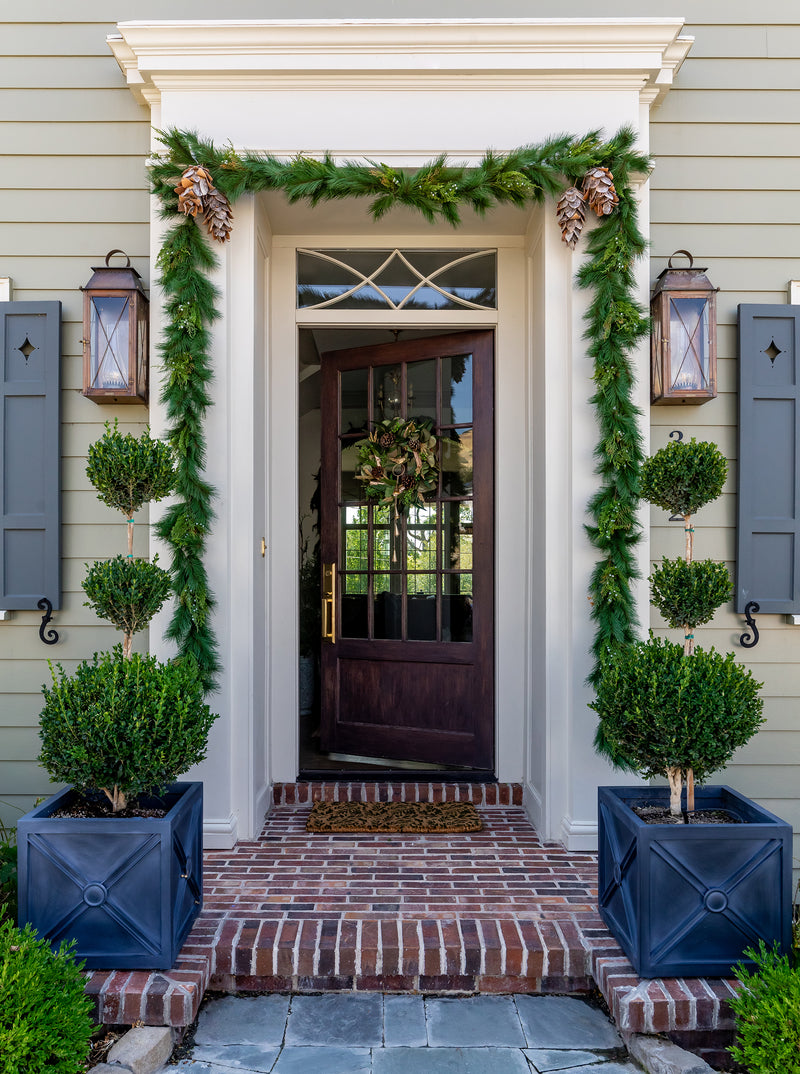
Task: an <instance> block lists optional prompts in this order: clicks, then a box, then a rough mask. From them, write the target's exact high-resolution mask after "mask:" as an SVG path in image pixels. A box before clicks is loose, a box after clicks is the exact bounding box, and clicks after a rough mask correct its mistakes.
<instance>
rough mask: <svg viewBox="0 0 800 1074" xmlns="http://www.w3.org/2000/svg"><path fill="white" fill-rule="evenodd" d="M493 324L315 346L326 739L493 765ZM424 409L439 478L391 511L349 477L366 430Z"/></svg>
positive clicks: (364, 751)
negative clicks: (329, 348) (367, 343)
mask: <svg viewBox="0 0 800 1074" xmlns="http://www.w3.org/2000/svg"><path fill="white" fill-rule="evenodd" d="M493 354H494V352H493V334H492V333H491V332H489V331H480V332H459V333H454V334H452V335H444V336H435V337H431V338H428V339H416V340H412V341H407V342H399V343H390V344H387V345H383V346H375V347H359V348H357V349H354V350H341V351H333V352H331V353H328V354H325V355H323V358H322V500H321V546H320V548H321V554H322V562H323V575H324V578H323V590H324V589H325V586H326V585H327V586H328V591H329V592H330V594H331V595H332V597H333V602H332V607H331V604H328V606H327V608H326V609H325V612H326V613H327V614H324V615H323V619H327V624H324V627H323V629H327V637H325V636H323V641H322V714H321V715H322V721H321V724H322V726H321V736H322V748H323V749H324V750H327V751H331V752H333V751H335V752H340V753H348V754H357V755H359V756H365V757H383V758H387V759H392V760H404V761H421V762H427V763H433V764H441V765H448V766H449V765H464V766H468V767H471V768H475V769H481V770H485V771H491V770H492V769H493V766H494V673H493V667H494V566H493V565H494V550H493V530H494V510H493V473H494V450H493V448H494V428H493V365H494V361H493ZM393 417H402V418H417V419H424V418H428V419H430V420H431V421H432V422H433V425H434V427H435V429H434V431H435V434H436V436H437V437H439V438H440V442H439V466H440V472H439V482H438V489H436V491H435V492H429V493H428V494H427V496H426V502H425V503H424V505H420V506H417V507H412V508H409V509H408V510H407V511H406V512H405V513H404V514H403V515H400V516H399V517H395V516H394V512H393V510H392V508H391V507H389V506H381V505H380V504H377V503H376V502H375V501H374V500H371V501H369V502H368V501H367V500H366V499H365V497H364V492H363V485H362V483H361V482H360V481H358V480H357V479H356V477H355V474H354V470H355V462H356V455H357V449H356V448H355V444H356V442H357V441H358V440H361V439H363V437H364V436H365V433H366V430H367V429H371V428H373V427H374V425H375V424H376V423H377V422H379V421H381V420H383V419H385V418H393Z"/></svg>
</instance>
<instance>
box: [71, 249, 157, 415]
mask: <svg viewBox="0 0 800 1074" xmlns="http://www.w3.org/2000/svg"><path fill="white" fill-rule="evenodd" d="M114 254H122V256H123V257H124V258H125V259H126V262H127V264H126V265H125V266H124V267H114V268H112V267H111V266H110V265H109V260H110V259H111V258H112V257H113V256H114ZM92 272H93V276H92V278H91V279H90V280H89V282H88V283H87V284H86V286H85V287H82V288H81V290H82V291H83V339H82V340H81V342H82V343H83V394H84V395H86V396H88V397H89V398H90V399H93V400H94V401H95V402H96V403H146V402H147V346H148V309H149V306H150V303H149V302H148V300H147V295H146V294H145V293H144V289H143V287H142V278H141V276H140V275H139V273H138V272H137V271H136V269H135V268H131V259H130V258H129V257H128V256H127V254H125V253H123V251H122V250H111V251H110V253H108V254H106V263H105V266H100V267H96V268H93V269H92Z"/></svg>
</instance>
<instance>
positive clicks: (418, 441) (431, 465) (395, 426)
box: [355, 418, 439, 516]
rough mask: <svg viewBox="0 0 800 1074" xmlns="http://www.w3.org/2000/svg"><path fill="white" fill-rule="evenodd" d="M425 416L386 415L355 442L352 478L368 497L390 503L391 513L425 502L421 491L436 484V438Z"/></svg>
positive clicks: (437, 470) (430, 488)
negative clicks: (362, 437) (356, 449)
mask: <svg viewBox="0 0 800 1074" xmlns="http://www.w3.org/2000/svg"><path fill="white" fill-rule="evenodd" d="M431 428H432V422H431V421H430V420H428V419H423V420H422V421H413V420H411V419H407V418H386V419H385V420H384V421H379V422H378V424H377V425H376V426H375V428H374V429H373V430H372V432H371V433H370V434H369V436H368V437H366V438H365V439H364V440H359V441H358V442H357V443H356V445H355V446H356V447H357V448H358V461H357V463H356V477H357V478H358V480H359V481H363V482H364V491H365V493H366V495H367V497H368V499H372V500H378V501H379V503H381V504H391V505H392V507H394V513H395V516H397V515H401V514H402V513H403V512H404V510H405V509H406V508H407V507H413V506H414V504H418V503H419V504H423V503H425V493H426V492H433V491H435V490H436V488H437V486H438V484H439V463H438V461H437V458H436V445H437V439H436V437H435V436H434V435H433V433H432V432H431Z"/></svg>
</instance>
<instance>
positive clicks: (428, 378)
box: [406, 358, 436, 425]
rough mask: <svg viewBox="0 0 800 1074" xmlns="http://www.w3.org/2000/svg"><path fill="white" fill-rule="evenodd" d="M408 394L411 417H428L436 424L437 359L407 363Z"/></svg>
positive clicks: (407, 411) (408, 411) (408, 410)
mask: <svg viewBox="0 0 800 1074" xmlns="http://www.w3.org/2000/svg"><path fill="white" fill-rule="evenodd" d="M406 395H407V399H406V402H407V410H406V414H407V415H408V417H409V418H416V419H418V420H422V419H424V418H427V419H428V420H429V421H430V422H431V424H432V425H435V424H436V359H435V358H431V359H430V360H426V361H424V362H409V363H408V364H407V365H406Z"/></svg>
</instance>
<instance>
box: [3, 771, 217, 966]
mask: <svg viewBox="0 0 800 1074" xmlns="http://www.w3.org/2000/svg"><path fill="white" fill-rule="evenodd" d="M73 797H74V792H73V790H72V789H71V788H67V789H66V790H63V791H60V792H59V793H58V794H56V795H54V796H53V797H52V798H48V800H47V801H46V802H43V803H42V805H40V806H38V807H37V808H36V809H34V810H32V812H30V813H27V814H26V815H25V816H24V817H22V818H21V819H20V821H19V822H18V824H17V844H18V875H19V922H20V925H23V924H24V923H25V922H26V921H29V922H30V923H31V924H32V925H33V926H34V928H36V930H37V931H38V932H39V935H40V936H46V937H47V938H48V939H49V940H50V941H51V942H52V943H53V944H57V943H58V942H59V941H61V940H72V939H74V940H76V941H77V943H76V947H75V953H76V955H77V956H78V958H81V959H85V960H86V967H87V969H125V970H127V969H149V970H168V969H169V968H170V967H171V966H172V965H174V963H175V961H176V959H177V957H178V952H179V951H180V949H181V947H182V946H183V942H184V940H185V939H186V936H187V935H188V933H189V930H190V929H191V927H192V924H193V923H194V920H195V918H196V917H197V915H198V914H199V913H200V909H201V907H202V900H203V896H202V890H203V853H202V835H203V784H202V783H174V784H173V785H172V786H171V787H170V788H169V790H168V791H167V793H166V795H165V796H164V798H159V799H153V800H152V802H151V803H150V804H152V805H153V806H157V807H162V808H163V807H164V806H165V805H166V808H167V813H166V815H165V816H164V817H160V818H159V817H142V818H119V817H117V818H114V817H109V818H96V819H89V818H86V819H84V818H82V817H53V816H52V814H53V813H54V812H56V811H57V810H59V809H61V808H63V807H64V806H66V805H68V804H69V801H70V799H71V798H73ZM143 801H146V800H143Z"/></svg>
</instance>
